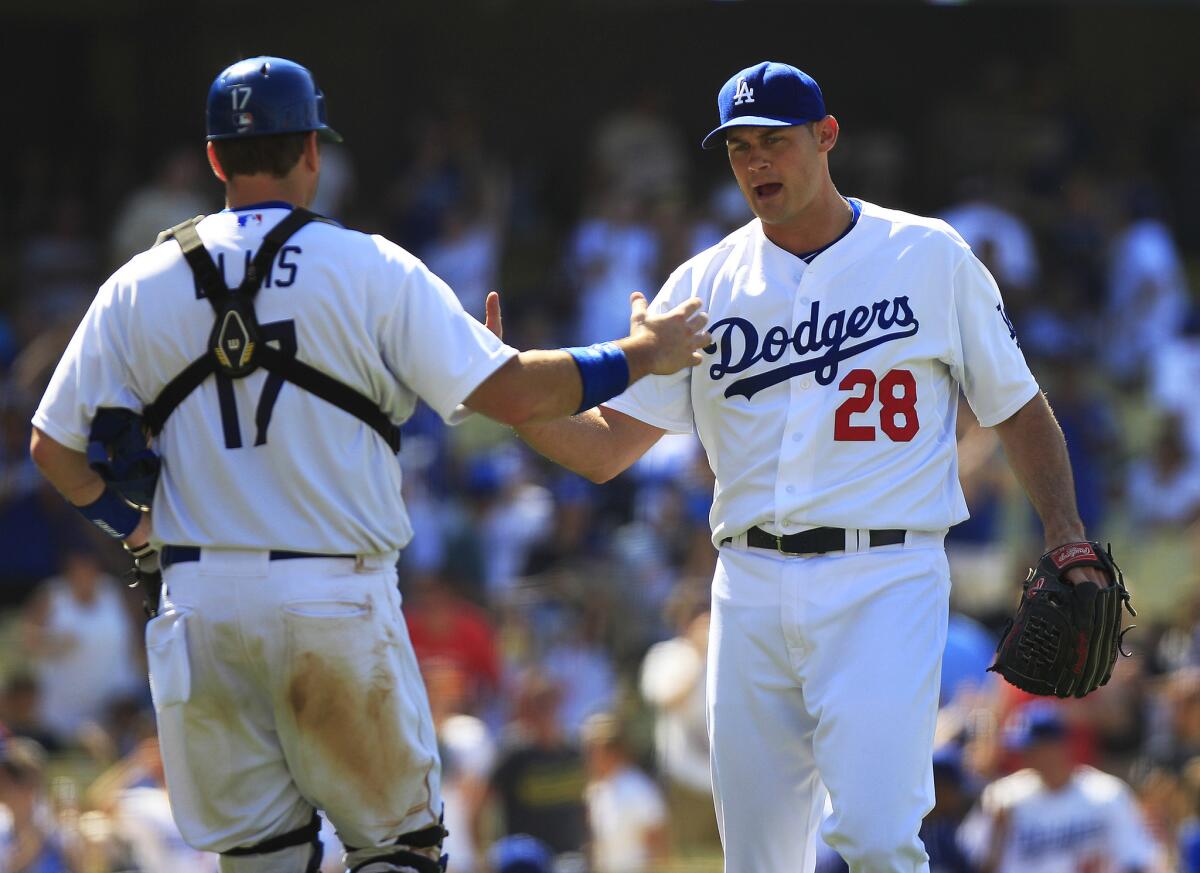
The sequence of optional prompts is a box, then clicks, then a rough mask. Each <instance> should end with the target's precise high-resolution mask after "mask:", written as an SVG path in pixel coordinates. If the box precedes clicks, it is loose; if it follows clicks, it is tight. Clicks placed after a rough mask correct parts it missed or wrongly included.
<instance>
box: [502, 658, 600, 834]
mask: <svg viewBox="0 0 1200 873" xmlns="http://www.w3.org/2000/svg"><path fill="white" fill-rule="evenodd" d="M513 694H514V699H515V718H514V720H513V722H512V724H510V725H509V728H508V731H507V735H506V736H505V738H504V741H503V744H502V749H501V752H500V758H499V760H498V761H497V764H496V769H495V771H494V772H493V773H492V784H491V794H492V795H493V796H494V797H495V799H496V800H497V802H498V804H499V811H500V814H501V817H502V818H503V820H504V829H503V833H504V834H505V835H509V834H529V835H530V836H533V837H537V838H538V839H540V840H543V841H544V842H545V843H546V844H547V845H549V846H550V847H551V848H552V849H553V850H554V852H555V853H556V854H562V853H565V852H582V851H583V850H584V846H585V845H586V843H587V840H588V831H587V816H586V812H585V810H584V805H583V791H584V787H585V786H586V784H587V777H586V775H585V773H584V769H583V758H582V756H581V755H580V752H579V749H578V748H577V747H576V746H575V745H573V744H572V743H570V742H569V741H568V740H567V738H566V737H565V735H564V733H563V729H562V725H561V724H560V722H559V717H558V706H559V701H560V700H561V697H562V692H561V689H559V688H558V686H556V685H555V684H554V683H553V682H551V681H550V680H549V679H548V678H547V677H546V676H545V675H544V674H542V673H541V672H539V671H537V670H536V669H530V670H527V671H526V672H525V673H524V674H523V675H522V676H521V677H520V678H519V679H518V681H517V685H516V688H515V689H514V690H513Z"/></svg>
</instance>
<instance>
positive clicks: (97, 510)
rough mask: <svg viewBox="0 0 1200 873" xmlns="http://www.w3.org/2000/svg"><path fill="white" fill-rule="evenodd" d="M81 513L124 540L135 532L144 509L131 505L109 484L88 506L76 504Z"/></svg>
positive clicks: (115, 537)
mask: <svg viewBox="0 0 1200 873" xmlns="http://www.w3.org/2000/svg"><path fill="white" fill-rule="evenodd" d="M75 508H76V509H78V510H79V514H80V515H82V516H83V517H84V518H86V519H87V520H88V521H90V522H91V523H92V524H94V525H95V526H96V527H98V528H100V530H102V531H104V532H105V533H106V534H108V535H109V536H110V537H112V538H113V539H114V540H123V539H125V537H127V536H129V535H130V534H131V533H133V531H134V529H135V528H137V526H138V522H140V521H141V520H142V511H141V510H140V509H138V508H137V507H135V506H130V505H129V504H128V503H126V502H125V500H124V499H123V498H122V497H121V496H120V495H119V494H117V492H116V491H114V490H112V489H111V488H109V487H108V486H105V488H104V493H103V494H101V495H100V496H99V497H97V498H96V499H95V500H94V501H92V502H91V503H89V504H88V505H87V506H76V507H75Z"/></svg>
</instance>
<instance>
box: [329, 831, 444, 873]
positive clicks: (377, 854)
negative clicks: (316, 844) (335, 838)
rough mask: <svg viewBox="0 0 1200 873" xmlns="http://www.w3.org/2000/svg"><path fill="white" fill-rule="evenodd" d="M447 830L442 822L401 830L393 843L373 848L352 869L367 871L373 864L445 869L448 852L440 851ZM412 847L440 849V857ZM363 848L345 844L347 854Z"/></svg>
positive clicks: (423, 872)
mask: <svg viewBox="0 0 1200 873" xmlns="http://www.w3.org/2000/svg"><path fill="white" fill-rule="evenodd" d="M446 833H447V832H446V829H445V828H444V827H442V825H441V823H440V822H439V823H438V824H432V825H430V826H429V827H426V828H421V830H419V831H410V832H409V833H407V834H401V835H400V836H399V837H397V838H396V841H395V843H394V844H393V845H391V846H381V847H379V849H371V850H370V853H369V855H368V857H366V858H363V859H361V860H357V861H356V862H355V864H354V866H352V867H351V868H350V871H349V873H358V871H365V870H367V869H369V868H371V865H374V864H390V865H396V866H395V869H396V870H405V869H412V870H415V871H416V873H445V871H446V861H447V858H446V855H444V854H441V845H442V840H444V839H445V838H446ZM413 849H437V850H438V852H439V854H441V857H440V859H439V860H437V861H435V860H434V859H433V858H430V857H428V856H427V855H421V854H419V853H417V852H414V851H413ZM363 851H364V850H363V849H356V848H354V847H352V846H346V852H347V854H348V855H355V854H357V853H359V852H363ZM347 860H349V858H347Z"/></svg>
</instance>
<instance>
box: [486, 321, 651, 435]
mask: <svg viewBox="0 0 1200 873" xmlns="http://www.w3.org/2000/svg"><path fill="white" fill-rule="evenodd" d="M616 345H617V346H618V348H620V349H621V351H622V352H624V353H625V362H626V365H627V366H628V368H629V384H632V383H634V382H636V381H637V380H638V379H640V378H642V377H643V376H645V375H646V374H647V373H648V372H649V371H650V363H651V358H652V354H653V352H652V349H651V348H649V346H648V344H647V343H646V342H639V341H637V340H635V339H632V338H630V337H626V338H625V339H623V340H618V341H617V343H616ZM579 366H580V365H579V364H577V363H576V362H575V359H574V358H573V357H571V355H570V354H568V353H567V352H565V351H562V350H561V349H555V350H533V351H528V352H521V353H520V354H519V355H517V356H516V357H515V358H512V359H510V360H509V361H508V362H507V363H505V364H504V366H502V367H501V368H500V369H499V370H497V371H496V372H495V373H493V374H492V375H491V376H490V377H489V378H488V379H487V380H485V381H484V383H483V384H482V385H480V386H479V388H477V389H476V390H475V391H474V392H472V394H471V396H470V397H468V398H467V400H466V406H467V407H468V408H470V409H473V410H474V411H476V412H480V413H483V414H484V415H486V416H488V417H489V418H493V419H495V420H496V421H499V422H502V423H503V424H508V425H511V426H513V427H525V426H530V425H536V424H541V423H544V422H550V421H554V420H555V419H561V418H565V417H566V416H569V415H571V414H573V413H574V412H575V411H576V410H577V409H579V404H580V403H581V402H582V398H583V381H582V379H581V377H580V373H579Z"/></svg>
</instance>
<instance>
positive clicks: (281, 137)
mask: <svg viewBox="0 0 1200 873" xmlns="http://www.w3.org/2000/svg"><path fill="white" fill-rule="evenodd" d="M308 135H309V132H308V131H302V132H300V133H277V134H273V135H271V136H248V137H243V138H240V139H237V138H235V139H217V140H213V148H214V149H215V150H216V152H217V160H218V161H219V162H220V164H221V169H222V170H224V171H225V176H226V178H229V177H231V176H254V175H257V174H259V173H267V174H269V175H271V176H274V177H275V178H276V179H282V178H283V177H284V176H286V175H287V174H288V173H290V172H291V171H292V168H293V167H295V166H296V163H297V162H298V161H299V160H300V156H301V155H302V154H304V142H305V140H306V139H307V138H308Z"/></svg>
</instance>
